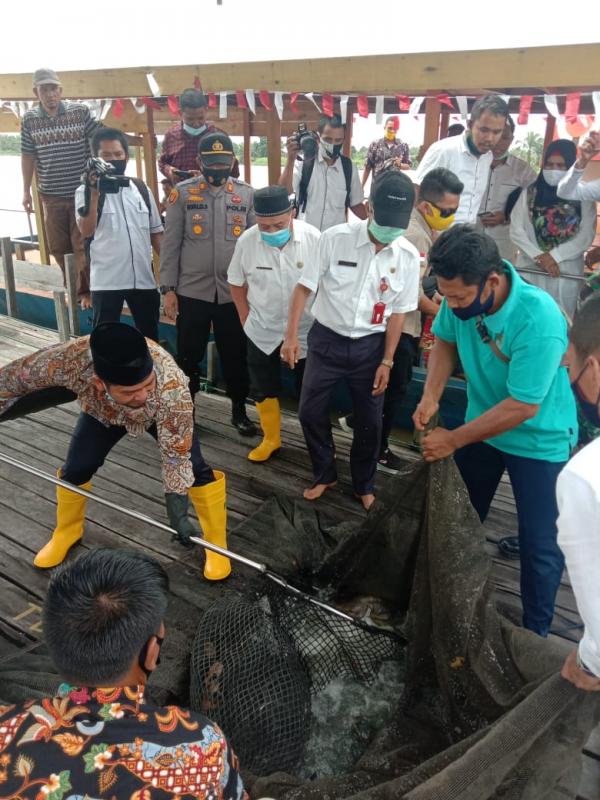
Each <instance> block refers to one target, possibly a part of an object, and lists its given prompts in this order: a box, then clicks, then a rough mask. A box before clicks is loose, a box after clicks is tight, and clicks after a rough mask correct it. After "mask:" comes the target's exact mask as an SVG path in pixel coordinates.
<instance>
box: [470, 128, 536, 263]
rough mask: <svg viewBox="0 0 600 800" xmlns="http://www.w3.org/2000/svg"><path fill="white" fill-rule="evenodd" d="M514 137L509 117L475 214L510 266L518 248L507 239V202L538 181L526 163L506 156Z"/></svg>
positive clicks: (494, 151) (508, 224) (495, 150)
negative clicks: (516, 191) (515, 193)
mask: <svg viewBox="0 0 600 800" xmlns="http://www.w3.org/2000/svg"><path fill="white" fill-rule="evenodd" d="M514 135H515V123H514V122H513V119H512V117H510V116H509V117H507V118H506V126H505V127H504V131H503V133H502V136H501V137H500V139H499V140H498V142H497V144H496V145H495V146H494V147H493V149H492V154H493V156H494V160H493V161H492V164H491V167H490V177H489V180H488V185H487V188H486V190H485V192H484V195H483V198H482V200H481V205H480V206H479V213H478V215H477V216H478V218H479V222H478V225H477V227H478V228H479V229H480V230H483V231H484V232H485V233H486V234H487V235H488V236H489V237H490V238H492V239H493V240H494V241H495V242H496V244H497V245H498V250H499V251H500V255H501V257H502V258H506V259H507V261H510V263H511V264H514V263H515V257H516V251H517V247H516V245H515V244H513V242H512V241H511V238H510V217H509V216H508V215H507V214H506V203H507V201H508V198H509V196H510V195H511V194H512V192H514V190H515V189H525V188H526V187H527V186H529V185H530V184H532V183H533V182H534V180H535V179H536V178H537V173H536V171H535V170H534V169H532V167H530V166H529V164H528V163H527V162H526V161H523V159H522V158H517V157H516V156H512V155H509V153H508V151H509V150H510V146H511V144H512V142H513V139H514Z"/></svg>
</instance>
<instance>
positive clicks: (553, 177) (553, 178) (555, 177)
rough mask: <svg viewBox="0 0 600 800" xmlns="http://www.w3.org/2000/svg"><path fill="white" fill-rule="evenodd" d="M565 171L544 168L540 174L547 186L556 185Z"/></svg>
mask: <svg viewBox="0 0 600 800" xmlns="http://www.w3.org/2000/svg"><path fill="white" fill-rule="evenodd" d="M565 172H566V170H564V169H544V170H542V175H543V176H544V180H545V181H546V183H547V184H548V186H558V184H559V183H560V182H561V181H562V179H563V178H564V177H565Z"/></svg>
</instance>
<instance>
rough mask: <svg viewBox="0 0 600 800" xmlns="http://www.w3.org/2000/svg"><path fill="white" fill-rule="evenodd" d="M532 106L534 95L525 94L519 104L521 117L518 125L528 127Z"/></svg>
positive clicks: (518, 119) (518, 118)
mask: <svg viewBox="0 0 600 800" xmlns="http://www.w3.org/2000/svg"><path fill="white" fill-rule="evenodd" d="M532 105H533V95H531V94H524V95H523V96H522V97H521V100H520V102H519V116H518V117H517V124H518V125H527V122H528V121H529V115H530V113H531V106H532Z"/></svg>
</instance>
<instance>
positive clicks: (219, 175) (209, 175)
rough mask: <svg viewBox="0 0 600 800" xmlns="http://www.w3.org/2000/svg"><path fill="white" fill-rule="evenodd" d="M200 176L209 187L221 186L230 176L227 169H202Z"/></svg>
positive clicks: (229, 171) (229, 170)
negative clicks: (202, 176) (201, 175)
mask: <svg viewBox="0 0 600 800" xmlns="http://www.w3.org/2000/svg"><path fill="white" fill-rule="evenodd" d="M202 174H203V175H204V177H205V178H206V180H207V181H208V183H210V185H211V186H222V185H223V184H224V183H225V181H226V180H227V179H228V178H229V176H230V175H231V168H229V169H215V168H214V167H204V166H203V167H202Z"/></svg>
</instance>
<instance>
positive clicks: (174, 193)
mask: <svg viewBox="0 0 600 800" xmlns="http://www.w3.org/2000/svg"><path fill="white" fill-rule="evenodd" d="M178 200H179V190H178V189H171V191H170V193H169V199H168V200H167V203H168V204H169V205H170V206H172V205H173V203H176V202H177V201H178Z"/></svg>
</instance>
